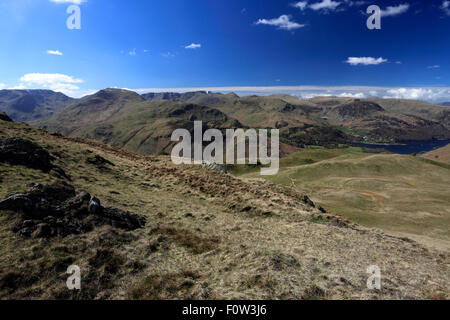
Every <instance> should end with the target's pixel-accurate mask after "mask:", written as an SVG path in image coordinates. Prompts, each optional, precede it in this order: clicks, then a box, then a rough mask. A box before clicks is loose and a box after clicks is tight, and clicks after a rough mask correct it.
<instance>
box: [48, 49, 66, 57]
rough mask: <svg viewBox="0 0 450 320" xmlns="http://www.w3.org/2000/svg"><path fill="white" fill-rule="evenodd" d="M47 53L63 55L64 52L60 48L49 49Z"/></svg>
mask: <svg viewBox="0 0 450 320" xmlns="http://www.w3.org/2000/svg"><path fill="white" fill-rule="evenodd" d="M47 54H51V55H54V56H62V55H63V53H62V52H61V51H59V50H47Z"/></svg>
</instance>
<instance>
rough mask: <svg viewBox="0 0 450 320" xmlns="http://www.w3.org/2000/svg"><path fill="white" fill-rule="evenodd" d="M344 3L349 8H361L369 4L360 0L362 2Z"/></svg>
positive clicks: (346, 1)
mask: <svg viewBox="0 0 450 320" xmlns="http://www.w3.org/2000/svg"><path fill="white" fill-rule="evenodd" d="M344 2H345V4H346V5H348V6H349V7H353V6H356V7H359V6H363V5H365V4H367V3H368V2H367V1H362V0H360V1H352V0H344Z"/></svg>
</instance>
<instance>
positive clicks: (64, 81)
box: [14, 73, 83, 96]
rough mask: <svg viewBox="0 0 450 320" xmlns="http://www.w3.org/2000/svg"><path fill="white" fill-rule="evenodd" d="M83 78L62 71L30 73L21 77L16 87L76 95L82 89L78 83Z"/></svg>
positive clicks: (81, 81)
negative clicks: (61, 72)
mask: <svg viewBox="0 0 450 320" xmlns="http://www.w3.org/2000/svg"><path fill="white" fill-rule="evenodd" d="M80 83H83V80H81V79H76V78H74V77H72V76H68V75H65V74H60V73H28V74H26V75H24V76H23V77H21V78H20V84H19V85H18V86H16V87H14V88H16V89H50V90H53V91H57V92H62V93H64V94H67V95H71V96H73V95H76V94H77V93H78V92H79V91H80V87H78V84H80Z"/></svg>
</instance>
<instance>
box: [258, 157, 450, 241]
mask: <svg viewBox="0 0 450 320" xmlns="http://www.w3.org/2000/svg"><path fill="white" fill-rule="evenodd" d="M281 167H282V168H281V169H280V172H279V174H278V175H277V176H273V177H268V179H270V180H271V181H273V182H276V183H280V184H284V185H290V186H295V187H296V188H298V189H301V190H306V191H307V192H308V193H309V194H310V195H311V197H312V199H313V200H315V201H317V202H318V203H320V204H321V205H322V206H323V207H324V208H325V209H327V210H330V211H333V212H335V213H338V214H340V215H343V216H345V217H347V218H350V219H351V220H353V221H355V222H358V223H361V224H363V225H366V226H369V227H377V228H381V229H383V230H386V231H389V232H395V233H398V234H405V235H408V236H412V237H413V238H415V239H417V240H421V241H423V242H427V243H429V244H432V245H436V246H444V247H446V248H450V241H449V240H450V232H449V225H450V207H449V204H450V197H449V193H448V186H449V185H450V166H448V165H446V164H444V163H439V162H435V161H432V160H429V159H423V158H420V157H413V156H401V155H393V154H367V153H361V152H352V151H349V150H305V151H302V152H299V153H296V154H293V155H291V156H289V157H287V158H286V159H282V161H281ZM255 174H257V173H252V174H251V175H255Z"/></svg>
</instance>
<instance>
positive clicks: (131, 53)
mask: <svg viewBox="0 0 450 320" xmlns="http://www.w3.org/2000/svg"><path fill="white" fill-rule="evenodd" d="M128 54H129V55H130V56H135V55H136V48H135V49H133V50H131V51H130V52H128Z"/></svg>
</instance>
